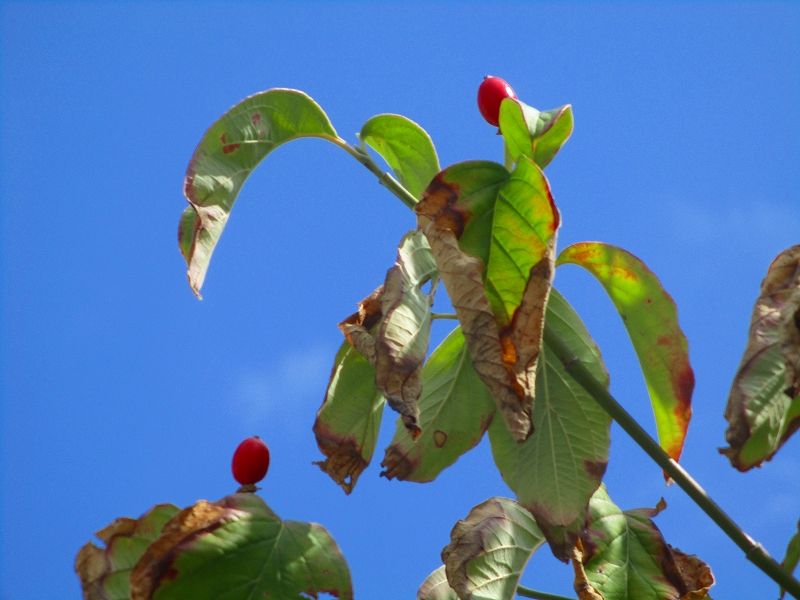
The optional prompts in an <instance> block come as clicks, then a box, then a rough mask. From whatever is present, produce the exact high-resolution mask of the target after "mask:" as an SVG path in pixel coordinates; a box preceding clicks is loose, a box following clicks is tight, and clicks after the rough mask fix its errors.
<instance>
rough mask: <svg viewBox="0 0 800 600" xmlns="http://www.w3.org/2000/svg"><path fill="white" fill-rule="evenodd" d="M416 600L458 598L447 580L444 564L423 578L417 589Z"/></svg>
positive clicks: (452, 599)
mask: <svg viewBox="0 0 800 600" xmlns="http://www.w3.org/2000/svg"><path fill="white" fill-rule="evenodd" d="M417 600H458V596H457V595H456V593H455V592H454V591H453V588H451V587H450V584H449V583H448V582H447V575H445V572H444V565H442V566H441V567H439V568H438V569H436V570H435V571H433V572H432V573H431V574H430V575H428V576H427V577H426V578H425V581H423V582H422V585H421V586H420V587H419V590H417Z"/></svg>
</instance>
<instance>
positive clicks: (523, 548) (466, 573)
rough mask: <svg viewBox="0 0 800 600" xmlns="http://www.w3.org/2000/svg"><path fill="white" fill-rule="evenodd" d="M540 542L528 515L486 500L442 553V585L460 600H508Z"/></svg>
mask: <svg viewBox="0 0 800 600" xmlns="http://www.w3.org/2000/svg"><path fill="white" fill-rule="evenodd" d="M544 541H545V538H544V535H542V532H541V531H540V529H539V527H538V526H537V525H536V522H535V521H534V520H533V517H532V516H531V514H530V513H529V512H528V511H527V510H525V509H524V508H523V507H522V506H520V505H519V504H517V503H516V502H514V501H513V500H510V499H508V498H490V499H489V500H486V501H485V502H483V503H481V504H479V505H478V506H476V507H475V508H473V509H472V510H471V511H470V513H469V515H467V518H466V519H465V520H463V521H459V522H458V523H456V525H455V527H453V531H452V533H451V534H450V544H448V545H447V546H446V547H445V548H444V550H442V560H443V561H444V564H445V570H446V573H447V580H448V581H449V582H450V586H452V588H453V589H454V590H455V591H456V592H457V594H458V597H459V598H461V599H462V600H511V599H512V598H514V596H515V595H516V591H517V586H518V585H519V578H520V576H521V575H522V571H523V570H524V568H525V565H526V564H527V562H528V559H530V557H531V555H532V554H533V553H534V552H535V551H536V549H537V548H538V547H539V546H541V545H542V544H543V543H544Z"/></svg>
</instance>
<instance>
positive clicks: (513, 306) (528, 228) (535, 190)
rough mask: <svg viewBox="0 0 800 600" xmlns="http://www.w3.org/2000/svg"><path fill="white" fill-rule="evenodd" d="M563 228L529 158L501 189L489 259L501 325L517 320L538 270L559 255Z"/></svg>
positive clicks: (489, 284) (490, 288) (490, 289)
mask: <svg viewBox="0 0 800 600" xmlns="http://www.w3.org/2000/svg"><path fill="white" fill-rule="evenodd" d="M558 226H559V215H558V210H557V209H556V206H555V203H554V202H553V196H552V194H551V193H550V186H549V184H548V183H547V179H546V178H545V176H544V173H542V171H541V170H540V169H539V168H538V167H537V166H536V165H535V164H533V163H532V162H530V161H529V160H526V159H523V160H521V161H520V162H519V163H518V164H517V167H516V169H514V172H513V173H512V174H511V177H510V178H509V179H508V180H507V181H505V182H504V183H503V185H502V187H501V188H500V190H499V193H498V196H497V201H496V203H495V205H494V214H493V218H492V223H491V235H490V240H491V241H490V245H489V255H488V257H487V260H486V274H485V282H486V293H487V296H488V297H489V302H490V303H491V305H492V310H493V311H494V313H495V315H496V316H497V318H498V324H499V325H500V326H501V327H505V326H506V325H508V324H510V323H511V322H512V320H513V319H514V316H515V314H516V312H517V310H518V309H519V307H520V305H521V304H522V301H523V298H524V295H525V290H526V288H527V286H528V282H529V280H530V273H531V271H532V270H533V268H534V267H535V266H536V265H537V263H539V262H540V261H541V260H542V259H543V258H545V257H547V256H548V255H551V254H552V252H553V251H554V250H553V247H554V245H555V235H556V230H557V229H558ZM551 259H552V257H551ZM548 289H549V286H548ZM546 298H547V296H546V295H545V296H544V299H543V301H542V302H541V304H545V303H546Z"/></svg>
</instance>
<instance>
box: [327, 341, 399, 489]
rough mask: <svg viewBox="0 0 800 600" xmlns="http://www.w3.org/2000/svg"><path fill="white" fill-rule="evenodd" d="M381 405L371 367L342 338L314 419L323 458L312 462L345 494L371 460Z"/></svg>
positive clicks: (378, 428)
mask: <svg viewBox="0 0 800 600" xmlns="http://www.w3.org/2000/svg"><path fill="white" fill-rule="evenodd" d="M383 406H384V398H383V395H381V393H380V392H379V391H378V388H377V387H376V386H375V369H374V367H373V366H372V365H371V364H369V361H367V359H366V358H364V357H363V356H362V355H361V354H360V353H359V352H358V351H357V350H356V349H355V348H353V347H352V346H351V345H350V343H349V342H347V341H345V342H344V343H343V344H342V346H341V347H340V348H339V351H338V352H337V353H336V360H335V361H334V366H333V371H332V372H331V379H330V382H329V383H328V389H327V391H326V392H325V400H324V401H323V403H322V406H321V407H320V409H319V411H318V412H317V419H316V421H314V436H315V437H316V439H317V446H319V449H320V450H321V451H322V453H323V454H324V455H325V457H326V458H325V460H324V461H321V462H318V463H315V464H317V465H319V467H320V468H321V469H322V470H323V471H324V472H325V473H327V474H328V475H330V477H331V478H332V479H333V480H334V481H335V482H336V483H338V484H339V485H340V486H341V487H342V489H344V491H345V493H347V494H349V493H350V492H352V491H353V487H355V485H356V482H357V481H358V477H359V476H360V475H361V473H362V472H363V471H364V469H366V468H367V465H368V464H369V462H370V461H371V460H372V454H373V452H374V451H375V444H376V442H377V439H378V432H379V430H380V425H381V417H382V416H383Z"/></svg>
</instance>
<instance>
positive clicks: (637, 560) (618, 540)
mask: <svg viewBox="0 0 800 600" xmlns="http://www.w3.org/2000/svg"><path fill="white" fill-rule="evenodd" d="M665 507H666V504H665V503H664V501H663V500H661V501H660V502H659V504H658V506H657V507H656V508H654V509H636V510H628V511H625V512H623V511H622V510H620V509H619V508H618V507H617V506H616V505H615V504H614V503H613V502H612V501H611V499H610V498H609V497H608V494H607V493H606V490H605V488H604V487H601V488H599V489H598V490H597V492H596V493H595V494H594V496H593V497H592V500H591V502H590V503H589V518H588V520H587V522H586V530H585V531H584V533H583V535H582V536H581V548H582V549H583V553H582V555H581V556H580V557H578V558H579V560H580V562H581V565H580V566H581V568H582V570H583V572H584V573H585V579H584V580H582V581H581V585H585V584H587V583H588V584H589V585H590V586H591V588H592V589H594V590H595V591H596V592H598V593H599V594H600V595H601V597H602V598H604V599H605V600H628V599H629V598H636V599H637V600H700V599H701V598H705V597H706V596H707V593H708V589H709V588H710V587H711V586H712V585H713V584H714V577H713V575H712V574H711V570H710V569H709V567H708V565H706V564H705V563H703V562H702V561H701V560H700V559H698V558H697V557H696V556H689V555H686V554H684V553H683V552H681V551H680V550H677V549H674V548H672V547H671V546H669V545H668V544H667V543H666V542H665V541H664V539H663V538H662V536H661V532H660V531H659V530H658V527H656V525H655V524H654V523H653V521H652V519H653V517H655V516H656V515H657V514H658V513H659V512H661V511H662V510H664V508H665ZM576 560H577V559H576ZM577 584H578V580H577V579H576V586H577Z"/></svg>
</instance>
